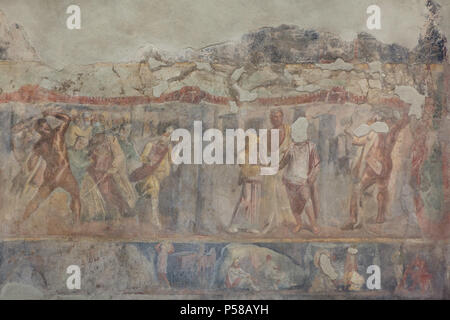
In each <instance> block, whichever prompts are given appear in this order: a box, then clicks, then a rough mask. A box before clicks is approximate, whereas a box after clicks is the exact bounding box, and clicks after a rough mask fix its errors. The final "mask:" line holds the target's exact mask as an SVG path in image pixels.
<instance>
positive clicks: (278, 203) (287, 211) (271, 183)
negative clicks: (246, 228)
mask: <svg viewBox="0 0 450 320" xmlns="http://www.w3.org/2000/svg"><path fill="white" fill-rule="evenodd" d="M283 118H284V114H283V110H282V109H281V108H276V109H272V110H271V111H270V122H271V124H272V129H277V130H279V149H278V150H279V158H280V159H282V158H283V156H284V155H285V154H286V152H287V151H288V149H289V147H290V146H291V144H292V140H291V127H290V126H289V125H288V124H286V123H284V121H283ZM267 147H268V149H267V150H268V151H269V152H270V148H271V135H270V131H269V135H268V141H267ZM262 192H263V197H262V205H261V212H262V214H261V215H262V217H268V219H267V225H266V226H265V228H264V230H263V233H266V232H269V231H271V230H273V229H274V228H277V227H280V226H282V225H287V226H289V225H295V224H296V220H295V218H294V215H293V214H292V211H291V208H290V206H289V198H288V195H287V192H286V189H285V188H284V186H283V181H282V174H281V172H278V173H277V174H275V175H268V176H264V177H263V185H262Z"/></svg>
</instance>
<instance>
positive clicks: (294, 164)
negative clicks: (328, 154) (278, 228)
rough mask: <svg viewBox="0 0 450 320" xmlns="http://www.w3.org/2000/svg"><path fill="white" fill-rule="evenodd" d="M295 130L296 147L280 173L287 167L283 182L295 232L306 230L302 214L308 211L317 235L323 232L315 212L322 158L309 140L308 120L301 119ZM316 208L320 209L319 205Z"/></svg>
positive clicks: (293, 132)
mask: <svg viewBox="0 0 450 320" xmlns="http://www.w3.org/2000/svg"><path fill="white" fill-rule="evenodd" d="M292 127H293V128H292V132H291V136H292V140H293V144H292V145H291V147H290V148H289V150H288V151H287V152H286V154H285V156H284V157H283V159H282V160H281V162H280V170H281V169H283V168H285V167H286V169H285V170H284V174H283V183H284V185H285V187H286V190H287V194H288V197H289V202H290V205H291V210H292V212H293V213H294V216H295V219H296V220H297V225H296V226H295V228H294V230H293V232H298V231H300V230H301V229H302V228H303V223H302V219H301V215H302V212H303V210H305V211H306V214H307V216H308V218H309V221H310V223H311V230H312V232H313V233H314V234H318V233H319V232H320V228H319V226H318V225H317V222H316V219H317V216H318V211H316V210H315V206H314V197H313V193H314V194H316V193H317V191H316V190H317V187H316V186H315V184H316V180H317V176H318V174H319V163H320V159H319V155H318V152H317V148H316V145H315V144H314V143H312V142H310V141H308V140H307V128H308V120H307V119H306V118H298V119H297V120H296V121H295V123H294V124H293V126H292ZM294 128H295V129H294ZM313 190H314V191H313ZM316 208H317V209H318V205H317V206H316Z"/></svg>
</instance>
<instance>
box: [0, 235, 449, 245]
mask: <svg viewBox="0 0 450 320" xmlns="http://www.w3.org/2000/svg"><path fill="white" fill-rule="evenodd" d="M14 241H26V242H38V241H60V242H80V241H86V242H89V241H92V242H119V243H154V242H160V241H170V242H174V243H227V244H228V243H238V244H239V243H242V244H258V243H292V244H295V243H409V244H424V245H432V244H450V239H446V240H432V239H422V238H408V239H404V238H381V237H380V238H310V239H279V238H266V239H257V238H241V239H233V240H230V239H226V238H205V237H197V238H196V237H190V238H187V237H158V238H139V239H138V238H111V237H69V236H54V237H53V236H47V237H10V238H3V239H1V238H0V242H14Z"/></svg>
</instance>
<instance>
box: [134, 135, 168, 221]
mask: <svg viewBox="0 0 450 320" xmlns="http://www.w3.org/2000/svg"><path fill="white" fill-rule="evenodd" d="M172 132H173V127H172V126H169V127H167V128H166V130H165V132H164V134H163V135H162V136H160V137H158V138H157V139H156V140H152V141H150V142H148V143H147V145H146V146H145V148H144V151H143V152H142V155H141V161H142V163H143V165H142V166H141V167H140V168H138V169H136V170H135V171H133V172H132V173H131V175H130V180H131V181H132V182H138V184H137V185H136V188H137V189H138V191H139V193H140V195H141V196H145V197H150V198H151V210H152V211H151V212H152V219H151V220H152V222H153V224H154V225H155V226H157V227H158V228H161V227H162V225H161V221H160V217H159V191H160V185H161V182H162V181H163V180H164V179H165V178H166V177H168V176H169V175H170V167H171V161H170V154H171V150H172V147H171V142H170V135H171V134H172Z"/></svg>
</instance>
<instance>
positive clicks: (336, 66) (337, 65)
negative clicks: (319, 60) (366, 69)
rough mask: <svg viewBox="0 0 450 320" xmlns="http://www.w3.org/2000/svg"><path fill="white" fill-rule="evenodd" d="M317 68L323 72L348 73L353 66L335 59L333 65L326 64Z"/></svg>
mask: <svg viewBox="0 0 450 320" xmlns="http://www.w3.org/2000/svg"><path fill="white" fill-rule="evenodd" d="M317 66H318V67H319V68H321V69H324V70H331V71H335V70H345V71H350V70H352V69H353V65H352V64H351V63H347V62H345V61H344V60H342V59H341V58H338V59H336V61H335V62H333V63H326V64H317Z"/></svg>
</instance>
